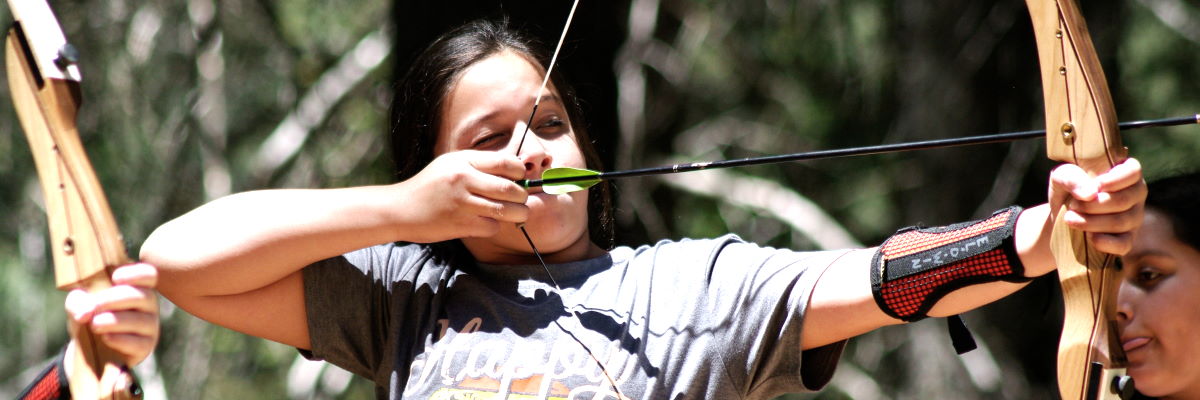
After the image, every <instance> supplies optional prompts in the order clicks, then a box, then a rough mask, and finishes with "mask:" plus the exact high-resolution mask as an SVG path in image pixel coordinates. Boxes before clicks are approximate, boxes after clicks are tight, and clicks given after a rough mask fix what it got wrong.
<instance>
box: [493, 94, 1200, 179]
mask: <svg viewBox="0 0 1200 400" xmlns="http://www.w3.org/2000/svg"><path fill="white" fill-rule="evenodd" d="M1189 124H1200V114H1196V115H1191V116H1186V117H1174V118H1164V119H1155V120H1146V121H1130V122H1122V123H1120V124H1119V125H1118V126H1119V127H1120V128H1121V130H1135V129H1141V128H1151V127H1164V126H1178V125H1189ZM1045 135H1046V131H1045V130H1035V131H1021V132H1008V133H999V134H993V135H979V136H966V137H960V138H951V139H937V140H925V141H919V142H908V143H894V144H882V145H875V146H864V147H852V148H846V149H833V150H817V151H809V152H803V153H791V154H780V155H774V156H765V157H750V158H738V159H733V160H720V161H704V162H693V163H680V164H673V165H664V166H659V167H649V168H638V169H630V170H625V171H609V172H599V171H592V170H589V169H582V168H571V167H556V168H550V169H548V170H546V171H545V172H543V173H542V179H522V180H519V181H516V182H517V184H518V185H521V186H523V187H527V188H530V187H538V186H542V187H543V188H542V190H543V191H544V192H546V193H550V194H566V193H571V192H574V191H579V190H584V189H587V188H589V187H592V185H595V184H597V183H600V182H601V181H606V180H611V179H618V178H628V177H633V176H646V175H665V174H674V173H679V172H690V171H699V170H704V169H716V168H730V167H741V166H747V165H760V164H775V163H782V162H791V161H807V160H818V159H824V158H836V157H849V156H858V155H866V154H880V153H890V152H898V151H910V150H927V149H939V148H946V147H957V146H967V145H974V144H986V143H1002V142H1011V141H1015V140H1021V139H1033V138H1043V137H1045Z"/></svg>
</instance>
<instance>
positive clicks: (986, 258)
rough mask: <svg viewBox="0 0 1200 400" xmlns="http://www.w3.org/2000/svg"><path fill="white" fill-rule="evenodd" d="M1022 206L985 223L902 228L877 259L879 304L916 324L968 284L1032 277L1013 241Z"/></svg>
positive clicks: (874, 285) (874, 287)
mask: <svg viewBox="0 0 1200 400" xmlns="http://www.w3.org/2000/svg"><path fill="white" fill-rule="evenodd" d="M1021 210H1022V209H1021V207H1017V206H1012V207H1009V208H1005V209H1003V210H1000V211H996V212H995V213H992V216H991V217H988V218H987V219H984V220H981V221H972V222H964V223H960V224H954V225H949V226H944V227H937V228H922V227H910V228H904V229H901V230H900V231H898V232H896V234H895V235H893V236H892V237H890V238H888V240H887V241H885V242H884V243H883V245H882V246H879V250H878V251H877V252H876V253H875V257H874V258H873V259H872V261H871V291H872V292H873V294H874V295H875V303H876V304H878V305H879V308H880V309H881V310H883V312H885V313H887V314H888V315H890V316H892V317H893V318H897V319H900V320H904V321H908V322H912V321H917V320H920V319H922V318H925V317H926V316H927V315H926V314H927V313H928V312H929V310H930V309H932V308H933V305H934V304H937V302H938V300H941V298H942V297H944V296H946V294H948V293H950V292H953V291H955V290H958V289H960V288H963V287H965V286H969V285H974V284H979V283H987V282H996V281H1006V282H1027V281H1029V280H1030V279H1031V278H1027V277H1025V267H1024V266H1023V265H1021V259H1020V257H1019V256H1018V255H1017V251H1016V246H1015V244H1014V241H1013V235H1014V233H1015V232H1014V230H1015V227H1016V224H1017V216H1018V215H1019V214H1021Z"/></svg>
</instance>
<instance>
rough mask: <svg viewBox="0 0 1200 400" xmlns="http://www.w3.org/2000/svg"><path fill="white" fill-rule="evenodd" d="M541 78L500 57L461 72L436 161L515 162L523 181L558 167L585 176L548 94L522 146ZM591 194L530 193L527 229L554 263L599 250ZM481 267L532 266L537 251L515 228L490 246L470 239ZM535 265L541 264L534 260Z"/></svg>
mask: <svg viewBox="0 0 1200 400" xmlns="http://www.w3.org/2000/svg"><path fill="white" fill-rule="evenodd" d="M542 76H543V75H542V71H541V70H540V69H538V68H535V67H534V65H533V64H531V63H530V62H529V60H527V59H525V58H524V57H521V56H520V55H518V54H516V53H513V52H511V51H502V52H500V53H497V54H495V55H492V56H490V57H488V58H485V59H483V60H481V61H479V62H477V63H475V65H472V66H471V67H469V68H467V69H466V70H464V71H463V72H462V74H461V76H460V77H459V78H458V81H457V82H456V83H455V84H454V85H453V87H452V88H451V90H450V92H449V93H448V94H447V95H446V98H445V101H444V102H443V105H442V110H441V120H442V124H441V127H440V129H439V131H438V141H437V144H436V145H435V146H434V154H435V155H441V154H445V153H448V152H452V151H458V150H480V151H495V152H501V153H505V154H514V155H516V156H517V157H518V158H520V159H521V161H522V162H524V163H525V178H527V179H537V178H541V176H542V172H543V171H545V170H546V169H549V168H553V167H563V166H566V167H576V168H586V167H587V163H586V161H585V160H584V157H583V154H582V152H581V151H580V150H579V143H578V142H577V141H576V139H575V132H574V131H573V130H572V129H571V121H570V120H568V117H567V111H566V107H565V106H564V105H563V103H562V100H561V99H560V97H559V96H558V92H557V91H556V90H555V89H554V88H553V87H551V86H547V87H546V88H545V89H544V90H543V91H542V92H541V93H538V96H540V97H541V99H542V100H541V102H540V103H539V104H538V110H537V115H535V116H534V117H533V122H532V123H531V124H530V127H529V133H528V134H526V135H525V140H524V143H523V144H520V151H521V152H520V154H518V153H517V147H518V145H519V142H521V136H522V133H524V132H525V128H526V126H525V124H526V122H527V121H529V113H530V112H531V111H532V110H533V102H534V93H535V92H536V91H537V90H538V88H539V87H540V86H541V83H542ZM587 199H588V197H587V191H578V192H573V193H570V194H565V195H551V194H547V193H543V192H542V190H541V188H534V189H531V190H530V196H529V199H528V200H527V201H526V205H527V206H529V208H530V210H529V211H530V214H529V220H528V222H527V223H526V225H525V226H526V229H527V230H528V232H529V235H530V237H532V239H533V241H534V243H535V244H537V247H538V250H539V251H541V252H542V253H543V256H544V257H545V258H546V260H547V261H549V262H563V261H575V260H579V259H583V258H586V257H589V256H593V255H596V254H597V253H596V251H597V250H599V248H597V247H596V246H595V245H593V244H592V243H591V240H590V238H589V237H588V229H587V223H588V207H587ZM462 241H463V243H464V244H465V245H466V246H467V248H468V249H469V250H470V251H471V253H472V254H473V255H474V256H475V258H476V259H478V260H479V261H482V262H485V263H492V264H518V263H530V261H531V256H532V250H531V249H530V247H529V243H528V242H526V241H525V237H524V236H523V235H522V234H521V232H520V231H519V230H518V229H517V227H516V226H515V225H513V224H502V225H501V228H500V233H498V234H497V235H495V236H493V237H489V238H465V239H462ZM532 261H534V262H536V259H533V260H532Z"/></svg>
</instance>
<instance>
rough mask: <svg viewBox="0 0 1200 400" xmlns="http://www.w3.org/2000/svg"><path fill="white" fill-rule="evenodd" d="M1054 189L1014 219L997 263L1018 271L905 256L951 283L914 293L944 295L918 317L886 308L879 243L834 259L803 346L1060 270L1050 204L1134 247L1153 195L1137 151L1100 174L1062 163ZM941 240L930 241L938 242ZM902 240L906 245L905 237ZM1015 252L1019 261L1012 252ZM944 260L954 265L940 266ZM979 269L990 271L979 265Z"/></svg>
mask: <svg viewBox="0 0 1200 400" xmlns="http://www.w3.org/2000/svg"><path fill="white" fill-rule="evenodd" d="M1048 192H1049V200H1050V202H1049V203H1048V204H1042V205H1039V206H1036V207H1032V208H1029V209H1025V210H1024V211H1022V212H1021V213H1020V214H1019V215H1017V216H1016V217H1015V218H1016V220H1015V221H1014V222H1012V223H1011V224H1010V225H1011V226H1012V229H1011V235H1010V237H1009V238H1008V239H1006V240H1005V241H1004V242H1005V244H1004V245H1003V246H1004V247H1001V248H998V250H1000V251H998V253H999V252H1004V253H1007V254H1008V255H1010V256H1009V257H1007V258H1008V259H1004V260H998V261H995V262H996V263H997V264H999V263H1007V265H1009V266H1011V267H1012V268H1013V269H1012V270H1013V271H1015V274H1016V275H1005V273H1004V272H1003V271H1001V272H996V271H993V270H987V268H983V269H980V268H979V267H978V263H979V262H980V261H979V260H978V259H975V260H969V262H971V263H973V264H971V265H969V266H965V267H964V266H963V265H953V264H952V262H949V261H942V260H939V262H941V263H940V264H938V263H933V264H930V263H925V264H922V265H920V266H914V265H913V264H914V262H912V261H911V260H899V261H903V264H898V265H897V266H896V267H898V268H915V269H917V270H915V271H913V272H912V273H911V274H910V275H916V274H917V273H921V272H929V274H928V275H929V276H937V277H938V279H936V280H930V279H926V280H925V281H923V282H920V284H921V285H924V286H922V287H926V286H930V285H945V287H947V288H949V289H947V290H946V291H945V292H938V291H937V290H927V291H921V292H916V291H914V292H913V293H911V295H912V296H922V295H925V294H926V293H932V294H931V296H934V295H936V296H938V297H936V298H931V299H928V301H929V304H931V307H929V308H928V310H924V309H922V310H919V311H921V312H918V313H916V314H915V315H911V316H910V315H908V314H904V315H903V316H904V319H900V318H897V317H895V315H897V310H894V309H889V310H888V311H885V310H884V309H883V308H881V306H880V304H881V303H882V301H877V297H878V296H877V294H876V292H878V286H879V282H878V281H879V280H880V279H878V278H877V279H876V282H875V283H876V288H875V290H873V288H872V279H873V278H872V276H873V274H875V275H876V276H878V275H880V271H881V269H882V268H884V266H883V265H882V263H883V261H881V257H879V255H880V248H871V249H864V250H857V251H854V252H852V253H850V254H848V255H846V256H844V257H842V258H840V259H839V260H838V261H837V262H836V263H835V264H833V265H830V266H829V267H828V269H827V270H826V271H825V272H824V273H823V275H822V276H821V278H820V279H819V280H818V281H817V284H816V288H815V289H814V291H813V295H812V297H811V299H810V304H809V307H808V311H807V315H806V316H805V328H804V333H803V337H802V339H801V347H802V348H803V349H811V348H815V347H819V346H823V345H826V344H830V343H834V342H837V341H841V340H845V339H848V338H851V337H854V336H857V335H860V334H863V333H866V332H869V331H871V330H874V329H876V328H880V327H883V326H886V325H895V324H900V323H903V322H905V321H906V320H907V321H913V320H916V319H920V318H922V317H924V315H925V314H926V311H927V315H930V316H947V315H954V314H958V313H961V312H964V311H967V310H971V309H974V308H977V307H979V306H982V305H984V304H988V303H990V302H992V301H995V300H997V299H1000V298H1002V297H1004V296H1007V295H1009V294H1011V293H1013V292H1015V291H1016V290H1018V289H1020V288H1021V287H1023V286H1024V285H1025V282H1024V281H1025V280H1026V278H1035V277H1038V276H1042V275H1045V274H1046V273H1048V272H1050V271H1052V270H1054V268H1055V265H1054V258H1053V256H1052V255H1051V253H1050V232H1051V226H1052V225H1053V222H1054V221H1053V218H1054V216H1053V215H1051V213H1050V210H1051V209H1052V206H1056V205H1058V204H1062V203H1064V202H1065V203H1066V204H1067V206H1068V208H1069V210H1070V211H1068V212H1067V213H1065V214H1064V218H1066V222H1067V223H1068V224H1069V225H1071V227H1073V228H1076V229H1079V230H1082V231H1084V232H1087V233H1088V235H1089V238H1090V239H1092V242H1093V243H1094V245H1095V247H1096V249H1097V250H1099V251H1102V252H1105V253H1110V254H1118V255H1119V254H1124V253H1125V252H1127V251H1129V248H1130V246H1131V244H1132V241H1133V235H1134V233H1135V232H1136V231H1137V228H1138V227H1139V226H1140V223H1141V220H1142V211H1143V207H1144V204H1145V199H1146V184H1145V182H1144V181H1143V180H1142V172H1141V165H1140V164H1139V163H1138V162H1137V160H1135V159H1132V158H1131V159H1129V160H1127V161H1125V162H1124V163H1122V164H1119V165H1117V166H1116V167H1113V169H1112V170H1110V171H1109V172H1107V173H1104V174H1102V175H1099V176H1096V177H1091V176H1088V175H1087V174H1086V173H1084V172H1083V171H1082V170H1081V169H1079V168H1078V167H1076V166H1074V165H1070V164H1065V165H1062V166H1060V167H1058V168H1056V169H1055V170H1054V172H1052V173H1051V175H1050V184H1049V190H1048ZM985 222H986V221H985ZM1000 222H1004V221H1000ZM935 231H936V229H935ZM906 233H911V231H910V232H906ZM922 233H924V232H922ZM899 235H900V234H898V236H899ZM893 239H895V238H893ZM905 239H906V240H907V238H905ZM936 239H937V238H934V240H931V241H932V242H934V243H937V240H936ZM993 239H994V238H993ZM890 240H892V239H889V245H893V246H895V244H894V242H891V241H890ZM993 242H995V240H993ZM886 246H888V245H885V247H886ZM899 246H901V247H903V246H904V244H903V243H901V244H900V245H899ZM946 253H947V254H948V253H949V251H947V252H946ZM1013 254H1015V258H1017V260H1012V259H1011V258H1013V257H1011V255H1013ZM994 257H999V255H994ZM960 261H961V260H960ZM964 262H967V261H964ZM988 262H992V260H989V261H988ZM888 267H892V266H891V265H889V266H888ZM939 267H940V268H950V269H947V270H944V271H937V270H935V268H939ZM968 269H970V270H971V271H968V272H975V273H974V275H967V274H966V273H963V272H962V271H964V270H968ZM979 270H983V272H982V273H981V272H978V271H979ZM964 277H965V278H964ZM954 279H959V280H957V281H955V280H954ZM912 287H916V285H913V286H912ZM904 294H905V295H909V294H910V293H904ZM909 300H911V301H910V302H911V303H914V304H920V303H921V302H922V301H925V300H927V299H925V298H915V299H908V300H906V301H909ZM847 316H853V317H852V318H847Z"/></svg>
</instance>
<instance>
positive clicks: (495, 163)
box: [469, 151, 525, 180]
mask: <svg viewBox="0 0 1200 400" xmlns="http://www.w3.org/2000/svg"><path fill="white" fill-rule="evenodd" d="M473 154H477V156H473V157H472V158H471V159H470V161H469V163H470V164H471V166H472V167H474V168H475V169H477V170H479V171H481V172H484V173H487V174H491V175H496V176H499V177H504V178H508V179H509V180H517V179H523V178H525V164H523V163H521V160H520V159H518V158H517V156H514V155H509V154H500V153H496V152H486V151H480V152H473Z"/></svg>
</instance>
